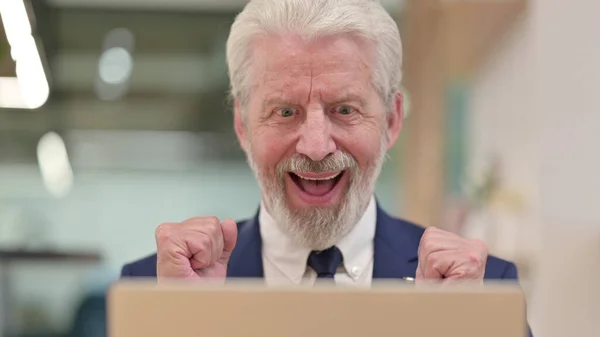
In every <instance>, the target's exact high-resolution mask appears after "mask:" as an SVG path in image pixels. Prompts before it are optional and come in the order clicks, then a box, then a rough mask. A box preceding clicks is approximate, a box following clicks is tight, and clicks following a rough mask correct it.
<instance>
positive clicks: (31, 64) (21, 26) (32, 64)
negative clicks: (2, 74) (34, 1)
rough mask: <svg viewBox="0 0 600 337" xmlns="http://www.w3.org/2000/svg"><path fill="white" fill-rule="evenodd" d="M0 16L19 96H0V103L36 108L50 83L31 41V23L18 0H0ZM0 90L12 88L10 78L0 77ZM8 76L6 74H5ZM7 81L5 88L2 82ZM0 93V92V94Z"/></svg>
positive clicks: (44, 96) (39, 105) (44, 100)
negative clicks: (1, 80)
mask: <svg viewBox="0 0 600 337" xmlns="http://www.w3.org/2000/svg"><path fill="white" fill-rule="evenodd" d="M0 16H1V17H2V23H3V25H4V31H5V33H6V38H7V40H8V44H9V45H10V49H11V56H12V59H13V60H14V61H15V63H16V65H17V69H16V73H17V79H18V84H19V87H18V89H19V95H17V96H19V97H20V98H21V99H6V100H5V99H0V106H5V107H12V108H24V109H36V108H39V107H41V106H42V105H44V103H46V101H47V100H48V96H49V95H50V87H49V85H48V80H47V79H46V73H45V71H44V66H43V65H42V60H41V57H40V54H39V51H38V48H37V45H36V42H35V39H34V38H33V36H32V35H31V33H32V31H31V24H30V22H29V17H28V15H27V10H26V9H25V4H24V3H23V1H22V0H9V1H6V0H2V1H0ZM2 79H3V82H1V83H0V92H2V91H4V90H14V88H11V86H12V85H13V84H11V83H13V82H11V81H5V79H7V78H2ZM8 79H10V78H8ZM5 85H8V87H7V88H5V87H4V86H5ZM2 97H4V95H2V96H0V98H2Z"/></svg>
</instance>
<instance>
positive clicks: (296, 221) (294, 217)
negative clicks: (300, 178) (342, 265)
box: [246, 137, 387, 250]
mask: <svg viewBox="0 0 600 337" xmlns="http://www.w3.org/2000/svg"><path fill="white" fill-rule="evenodd" d="M382 138H383V139H382V142H381V145H380V151H379V152H380V153H379V157H378V158H377V159H376V161H375V162H374V164H373V165H372V166H371V167H369V168H367V169H366V172H364V174H363V173H362V172H361V171H360V170H359V169H358V165H354V168H352V169H348V170H347V171H346V173H345V174H350V177H349V178H350V179H349V184H348V187H347V191H346V193H344V195H343V197H342V200H341V202H340V204H339V205H334V206H331V207H310V208H303V209H296V210H293V209H291V207H290V205H288V202H287V198H286V195H285V193H286V191H285V183H284V176H283V174H287V173H281V172H279V173H278V174H276V176H275V177H272V176H268V175H267V174H265V173H264V172H263V171H262V170H261V169H259V167H258V166H257V165H256V162H255V161H254V159H253V156H252V150H251V149H252V144H251V142H249V144H247V145H248V146H247V147H246V148H247V149H248V150H247V152H246V157H247V160H248V164H249V165H250V167H251V168H252V171H253V172H254V175H255V176H256V179H257V181H258V183H259V186H260V188H261V191H262V193H263V201H264V203H265V206H266V207H267V210H268V211H269V213H270V215H271V216H272V217H273V219H274V220H275V221H276V223H277V225H278V226H279V227H280V228H281V230H282V231H283V232H284V233H285V234H286V235H288V236H289V237H290V238H291V239H292V240H293V241H294V242H295V243H297V244H299V245H301V246H303V247H307V248H309V249H311V250H323V249H326V248H329V247H331V246H333V245H335V244H336V243H337V242H339V240H341V239H342V238H343V237H345V236H346V235H347V234H348V233H349V232H350V231H351V230H352V229H353V228H354V227H355V226H356V224H357V223H358V221H359V220H360V218H361V217H362V214H363V213H364V211H365V210H366V208H367V206H368V204H369V202H370V200H371V197H372V195H373V193H374V190H375V183H376V181H377V178H378V177H379V174H380V173H381V168H382V166H383V163H384V161H385V156H386V147H387V144H386V141H385V137H382ZM278 171H279V170H278Z"/></svg>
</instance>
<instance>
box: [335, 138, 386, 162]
mask: <svg viewBox="0 0 600 337" xmlns="http://www.w3.org/2000/svg"><path fill="white" fill-rule="evenodd" d="M340 145H342V146H343V148H344V149H345V150H346V151H348V152H349V153H350V154H351V155H352V156H354V158H356V160H357V161H358V165H359V166H360V169H361V170H365V169H367V168H369V167H371V166H372V165H373V164H375V163H376V162H377V160H379V157H380V153H381V134H380V133H371V132H369V133H364V134H361V135H360V136H357V135H355V136H353V137H350V138H348V139H346V140H345V141H343V144H340Z"/></svg>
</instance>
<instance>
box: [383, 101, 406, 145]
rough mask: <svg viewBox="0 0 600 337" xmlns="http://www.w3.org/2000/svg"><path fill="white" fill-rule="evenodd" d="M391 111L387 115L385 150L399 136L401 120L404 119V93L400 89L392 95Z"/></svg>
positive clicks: (394, 142)
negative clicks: (394, 95)
mask: <svg viewBox="0 0 600 337" xmlns="http://www.w3.org/2000/svg"><path fill="white" fill-rule="evenodd" d="M390 108H391V113H390V114H389V115H388V116H387V141H388V143H387V144H388V146H387V150H388V151H389V150H390V149H391V148H392V147H393V146H394V144H396V141H397V140H398V137H399V136H400V130H401V129H402V121H403V120H404V95H402V92H401V91H398V92H397V93H396V97H394V102H393V106H392V107H390Z"/></svg>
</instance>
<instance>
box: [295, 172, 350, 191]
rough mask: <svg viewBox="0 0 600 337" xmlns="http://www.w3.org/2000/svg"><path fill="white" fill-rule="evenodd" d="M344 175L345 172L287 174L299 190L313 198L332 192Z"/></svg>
mask: <svg viewBox="0 0 600 337" xmlns="http://www.w3.org/2000/svg"><path fill="white" fill-rule="evenodd" d="M345 173H346V171H337V172H324V173H307V172H288V174H289V175H290V177H291V178H292V181H293V182H294V183H295V184H296V186H298V187H299V188H300V190H302V191H303V192H304V193H306V194H308V195H310V196H315V197H321V196H324V195H326V194H328V193H330V192H331V191H333V189H334V188H335V187H336V185H337V184H338V183H339V182H340V180H341V179H342V177H343V176H344V174H345Z"/></svg>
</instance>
